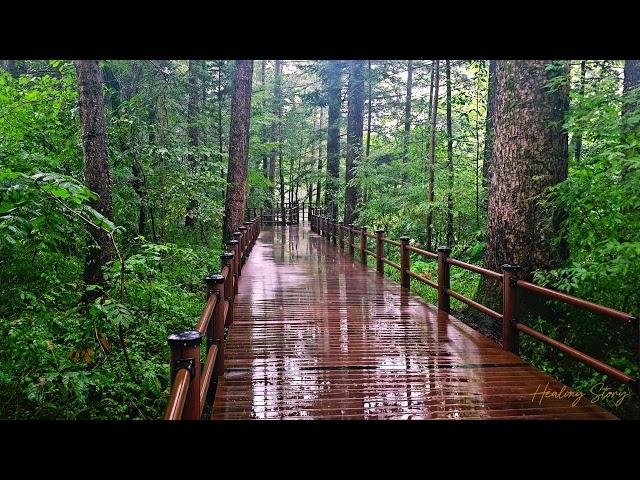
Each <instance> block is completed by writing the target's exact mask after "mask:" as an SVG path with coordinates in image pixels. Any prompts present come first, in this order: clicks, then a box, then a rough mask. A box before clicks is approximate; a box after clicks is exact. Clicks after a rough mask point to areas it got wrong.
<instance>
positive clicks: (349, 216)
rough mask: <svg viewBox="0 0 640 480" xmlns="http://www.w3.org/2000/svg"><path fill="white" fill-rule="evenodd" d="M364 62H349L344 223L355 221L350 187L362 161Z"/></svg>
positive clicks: (355, 200)
mask: <svg viewBox="0 0 640 480" xmlns="http://www.w3.org/2000/svg"><path fill="white" fill-rule="evenodd" d="M364 80H365V79H364V61H363V60H352V61H351V62H349V97H348V103H347V108H348V113H347V159H346V175H345V194H344V223H345V225H349V224H350V223H354V221H355V211H356V208H357V203H358V187H356V186H355V185H350V182H351V181H352V180H353V179H354V178H355V171H354V170H355V168H356V166H357V165H358V164H359V163H360V161H361V160H362V126H363V121H364Z"/></svg>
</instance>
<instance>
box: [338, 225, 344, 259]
mask: <svg viewBox="0 0 640 480" xmlns="http://www.w3.org/2000/svg"><path fill="white" fill-rule="evenodd" d="M338 244H339V245H340V251H341V252H342V251H343V250H344V222H338Z"/></svg>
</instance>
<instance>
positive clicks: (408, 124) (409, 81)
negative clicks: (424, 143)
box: [402, 60, 413, 184]
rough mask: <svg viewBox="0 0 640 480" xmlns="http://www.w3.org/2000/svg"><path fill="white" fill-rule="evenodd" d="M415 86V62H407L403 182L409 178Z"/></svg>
mask: <svg viewBox="0 0 640 480" xmlns="http://www.w3.org/2000/svg"><path fill="white" fill-rule="evenodd" d="M412 88H413V62H412V61H411V60H409V62H408V63H407V94H406V96H405V101H404V136H403V140H402V167H403V169H402V183H403V184H404V183H405V181H406V178H407V173H406V168H407V162H408V161H409V137H410V135H411V90H412Z"/></svg>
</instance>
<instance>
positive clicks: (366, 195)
mask: <svg viewBox="0 0 640 480" xmlns="http://www.w3.org/2000/svg"><path fill="white" fill-rule="evenodd" d="M372 83H373V82H372V79H371V60H367V87H368V90H369V91H368V98H367V147H366V150H365V154H364V155H365V161H366V162H367V164H368V162H369V152H370V151H371V92H372V89H373V87H372ZM368 201H369V190H368V189H367V188H366V187H365V188H364V191H363V192H362V202H363V203H367V202H368Z"/></svg>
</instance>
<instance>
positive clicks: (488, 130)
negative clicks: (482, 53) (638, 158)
mask: <svg viewBox="0 0 640 480" xmlns="http://www.w3.org/2000/svg"><path fill="white" fill-rule="evenodd" d="M496 64H497V60H489V79H488V87H487V118H486V121H485V137H484V159H483V162H482V185H483V187H485V188H487V187H488V186H489V180H490V179H491V154H492V151H493V149H492V144H493V126H494V124H495V119H496V96H497V90H496V89H497V83H496Z"/></svg>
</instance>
